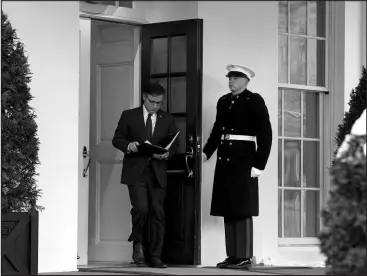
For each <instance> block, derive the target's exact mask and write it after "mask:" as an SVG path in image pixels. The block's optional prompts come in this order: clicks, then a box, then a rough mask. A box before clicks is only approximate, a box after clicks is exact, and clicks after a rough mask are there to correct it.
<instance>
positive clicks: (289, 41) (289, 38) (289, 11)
mask: <svg viewBox="0 0 367 276" xmlns="http://www.w3.org/2000/svg"><path fill="white" fill-rule="evenodd" d="M287 5H288V6H287V7H288V22H287V23H288V36H287V40H288V47H287V55H288V59H287V63H288V64H287V70H288V72H287V73H288V76H287V78H288V82H287V83H291V70H290V66H291V57H290V52H291V37H290V33H291V20H290V18H291V6H290V3H289V1H288V3H287ZM283 133H284V132H283Z"/></svg>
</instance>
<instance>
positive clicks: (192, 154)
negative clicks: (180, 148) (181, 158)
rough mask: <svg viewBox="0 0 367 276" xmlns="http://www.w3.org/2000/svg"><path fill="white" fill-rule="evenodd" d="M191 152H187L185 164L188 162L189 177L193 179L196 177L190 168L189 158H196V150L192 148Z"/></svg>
mask: <svg viewBox="0 0 367 276" xmlns="http://www.w3.org/2000/svg"><path fill="white" fill-rule="evenodd" d="M190 149H191V151H190V152H186V156H185V162H186V168H187V171H188V174H187V177H189V178H193V177H194V171H193V170H191V169H190V167H189V162H188V158H189V157H190V158H191V159H193V158H194V149H193V148H192V147H191V146H190Z"/></svg>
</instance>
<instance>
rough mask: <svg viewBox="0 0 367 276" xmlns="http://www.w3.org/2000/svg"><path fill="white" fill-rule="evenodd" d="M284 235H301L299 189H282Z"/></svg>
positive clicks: (286, 236)
mask: <svg viewBox="0 0 367 276" xmlns="http://www.w3.org/2000/svg"><path fill="white" fill-rule="evenodd" d="M284 237H285V238H291V237H295V238H300V237H301V192H300V191H287V190H285V191H284Z"/></svg>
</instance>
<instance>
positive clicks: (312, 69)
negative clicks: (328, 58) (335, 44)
mask: <svg viewBox="0 0 367 276" xmlns="http://www.w3.org/2000/svg"><path fill="white" fill-rule="evenodd" d="M308 43H309V44H310V45H309V49H310V52H309V56H310V59H309V62H310V65H309V76H310V77H309V83H310V85H317V86H325V41H324V40H319V39H312V38H310V39H309V40H308Z"/></svg>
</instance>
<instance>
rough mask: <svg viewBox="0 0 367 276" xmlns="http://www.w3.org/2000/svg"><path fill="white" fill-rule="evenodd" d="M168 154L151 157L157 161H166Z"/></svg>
mask: <svg viewBox="0 0 367 276" xmlns="http://www.w3.org/2000/svg"><path fill="white" fill-rule="evenodd" d="M168 154H169V152H168V151H167V152H166V153H163V154H153V157H154V158H155V159H158V160H167V158H168Z"/></svg>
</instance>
